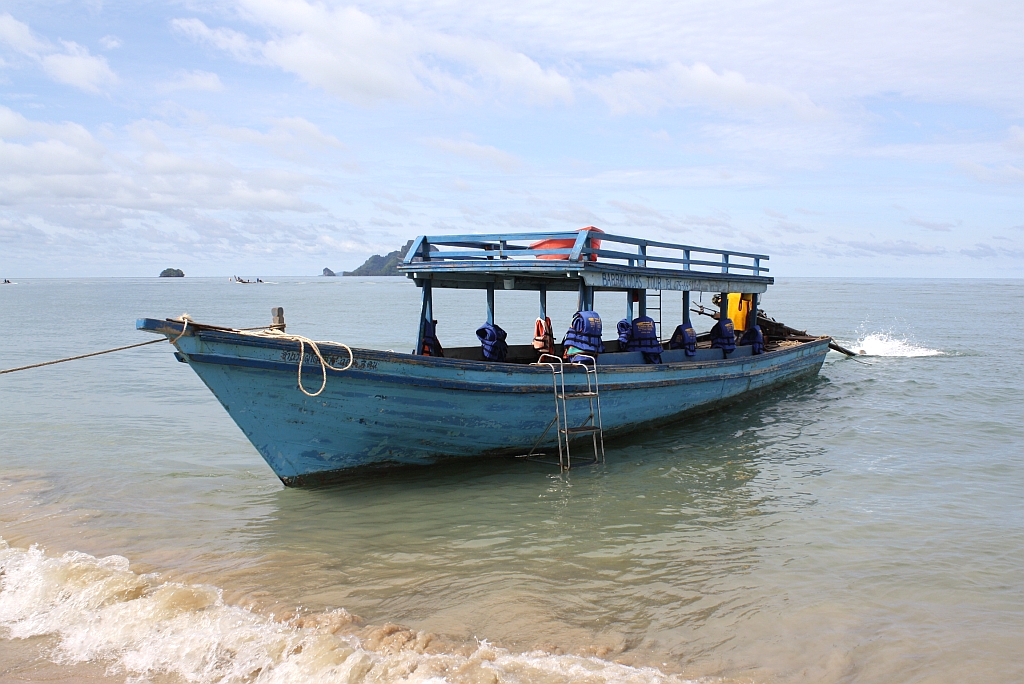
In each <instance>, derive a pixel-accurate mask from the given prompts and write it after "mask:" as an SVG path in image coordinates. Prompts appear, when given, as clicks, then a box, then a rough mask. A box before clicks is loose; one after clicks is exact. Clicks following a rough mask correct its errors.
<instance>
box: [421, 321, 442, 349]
mask: <svg viewBox="0 0 1024 684" xmlns="http://www.w3.org/2000/svg"><path fill="white" fill-rule="evenodd" d="M417 353H418V354H419V355H420V356H444V350H443V349H441V343H440V342H438V341H437V321H427V322H425V323H424V324H423V346H422V347H420V349H419V350H418V352H417Z"/></svg>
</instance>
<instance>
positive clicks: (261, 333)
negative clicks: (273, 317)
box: [240, 328, 355, 397]
mask: <svg viewBox="0 0 1024 684" xmlns="http://www.w3.org/2000/svg"><path fill="white" fill-rule="evenodd" d="M240 332H241V334H243V335H252V336H253V337H272V338H274V339H275V340H289V341H291V342H298V343H299V370H298V383H299V389H300V390H302V393H303V394H305V395H306V396H307V397H316V396H319V395H320V394H321V393H322V392H323V391H324V388H326V387H327V369H328V368H330V369H331V370H333V371H339V372H344V371H347V370H348V369H349V368H351V367H352V363H353V362H354V361H355V356H354V355H353V354H352V348H351V347H349V346H348V345H347V344H345V343H344V342H332V341H329V340H327V341H324V340H321V341H320V342H319V343H317V342H315V341H314V340H311V339H309V338H308V337H303V336H302V335H292V334H289V333H283V332H281V331H280V330H276V329H274V328H268V329H266V330H258V331H256V332H246V331H240ZM307 344H308V345H309V348H310V349H312V350H313V353H314V354H315V355H316V358H317V359H318V360H319V361H320V373H321V374H322V376H323V379H322V381H321V382H320V389H318V390H317V391H316V392H310V391H308V390H307V389H306V388H305V386H304V385H303V384H302V364H303V363H304V362H305V360H306V345H307ZM318 344H334V345H337V346H339V347H344V348H345V351H347V352H348V363H347V364H345V366H344V367H342V368H336V367H334V366H332V365H331V364H329V363H327V359H325V358H324V356H323V354H321V353H320V347H319V346H318Z"/></svg>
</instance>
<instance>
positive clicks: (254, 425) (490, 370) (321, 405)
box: [140, 321, 828, 486]
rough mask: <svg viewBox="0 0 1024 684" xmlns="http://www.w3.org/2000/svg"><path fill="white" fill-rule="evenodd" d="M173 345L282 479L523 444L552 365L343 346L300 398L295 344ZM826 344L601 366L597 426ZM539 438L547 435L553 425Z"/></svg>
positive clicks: (616, 427) (532, 435) (794, 373)
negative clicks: (709, 358) (336, 368)
mask: <svg viewBox="0 0 1024 684" xmlns="http://www.w3.org/2000/svg"><path fill="white" fill-rule="evenodd" d="M141 324H142V321H140V327H143V326H142V325H141ZM154 332H156V330H154ZM190 332H191V331H190ZM166 334H168V336H169V337H176V336H173V335H171V334H170V333H166ZM175 346H176V347H177V348H178V350H179V358H180V359H181V360H183V361H185V362H187V363H188V364H189V366H191V367H192V369H193V370H194V371H195V372H196V374H197V375H199V377H200V378H201V379H202V380H203V382H204V383H205V384H206V386H207V387H208V388H209V389H210V390H211V391H212V392H213V394H214V395H215V396H216V397H217V399H218V400H219V401H220V403H221V404H222V405H223V406H224V408H225V410H226V411H227V412H228V414H229V415H230V416H231V418H232V419H233V420H234V421H235V423H236V424H238V426H239V427H240V428H241V429H242V431H243V432H244V433H245V435H246V437H248V438H249V440H250V441H251V442H252V444H253V445H254V446H255V447H256V449H257V451H259V453H260V454H261V455H262V456H263V458H264V459H265V460H266V462H267V463H268V464H269V465H270V467H271V468H272V469H273V471H274V472H275V473H276V474H277V475H278V477H279V478H280V479H281V480H282V481H283V482H284V483H285V484H286V485H289V486H296V485H307V484H319V483H323V482H327V481H330V480H334V479H337V478H338V477H339V476H341V475H343V474H344V473H346V472H348V471H350V470H351V469H353V468H363V467H367V466H381V465H391V464H427V463H432V462H434V461H437V460H439V459H449V458H460V457H474V456H482V455H497V454H513V453H518V454H524V453H526V452H527V451H529V450H530V448H531V447H532V446H533V445H534V444H535V442H536V441H537V439H538V438H539V437H540V436H541V434H542V433H543V432H544V430H545V428H546V427H548V425H549V424H550V423H551V420H552V418H553V416H554V394H553V388H552V373H551V371H550V370H549V369H548V368H546V367H543V366H529V365H522V364H507V363H487V362H480V361H466V360H459V359H445V358H431V357H423V356H413V355H409V354H396V353H393V352H382V351H376V350H369V349H353V350H352V352H353V357H354V360H353V363H352V366H351V368H349V369H348V370H346V371H343V372H336V371H332V370H328V371H327V373H328V376H327V385H326V387H325V389H324V391H323V392H322V393H321V394H320V395H319V396H315V397H311V396H307V395H306V394H304V393H302V392H301V391H299V389H298V387H297V370H298V360H299V351H298V349H299V346H298V343H297V342H294V341H287V340H274V339H270V338H266V337H256V336H251V335H243V334H239V333H234V332H228V331H207V330H200V331H196V332H195V333H193V334H187V335H185V336H181V337H180V338H179V339H177V340H176V342H175ZM321 351H322V352H324V356H325V358H326V359H327V361H328V362H329V363H331V364H332V365H335V366H339V367H343V366H344V365H345V364H346V363H347V361H348V355H347V352H346V351H345V350H344V349H342V348H339V347H332V346H330V345H321ZM827 352H828V339H827V338H824V339H822V340H820V341H816V342H809V343H806V344H801V345H799V346H795V347H790V348H788V349H782V350H778V351H774V352H770V353H766V354H762V355H758V356H744V357H741V358H736V359H725V360H717V361H702V362H694V361H684V362H680V363H669V364H664V365H621V366H619V365H602V366H600V367H599V379H600V398H601V413H602V418H603V424H604V431H605V433H606V434H609V435H612V434H618V433H625V432H629V431H632V430H636V429H638V428H640V427H642V426H644V425H648V424H651V423H656V422H666V421H670V420H672V419H673V418H674V417H677V416H679V415H680V414H683V413H686V412H690V411H694V410H700V409H706V408H709V407H711V406H713V405H715V404H720V403H724V402H728V401H733V400H736V399H737V398H739V397H742V396H744V395H747V394H749V393H752V392H758V391H763V390H766V389H769V388H771V387H774V386H777V385H779V384H782V383H785V382H789V381H792V380H794V379H797V378H800V377H806V376H811V375H814V374H816V373H817V372H818V370H819V369H820V368H821V365H822V362H823V361H824V358H825V354H826V353H827ZM303 370H304V372H303V378H302V379H303V384H304V386H305V387H306V389H307V390H309V391H316V389H318V388H319V387H320V383H321V377H322V376H321V368H320V363H319V361H318V360H317V359H316V358H315V357H314V356H313V355H312V354H310V352H309V351H308V347H307V351H306V355H305V358H304V369H303ZM565 382H566V387H567V389H569V390H570V391H572V388H576V389H584V388H585V387H584V385H585V383H586V377H585V373H583V372H582V371H579V372H567V373H566V380H565ZM575 403H576V404H579V406H578V407H574V406H572V402H570V411H569V413H570V415H569V419H570V423H575V424H580V423H582V421H583V419H584V418H585V417H586V415H587V413H588V412H589V408H588V406H587V404H588V402H586V401H579V402H575ZM542 444H545V442H542ZM546 444H549V445H551V446H552V447H553V446H554V445H555V441H554V434H553V430H552V431H549V433H548V439H547V442H546Z"/></svg>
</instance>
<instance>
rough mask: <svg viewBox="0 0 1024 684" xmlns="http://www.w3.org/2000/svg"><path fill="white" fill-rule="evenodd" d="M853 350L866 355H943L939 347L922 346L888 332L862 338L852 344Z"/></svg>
mask: <svg viewBox="0 0 1024 684" xmlns="http://www.w3.org/2000/svg"><path fill="white" fill-rule="evenodd" d="M850 349H851V351H855V352H857V353H858V354H861V353H863V354H865V355H866V356H903V357H914V356H941V355H942V352H941V351H939V350H937V349H929V348H928V347H922V346H919V345H917V344H914V343H913V342H911V341H909V340H906V339H900V338H897V337H893V336H892V335H890V334H888V333H871V334H869V335H865V336H864V337H862V338H860V339H859V340H857V341H856V342H854V343H853V344H852V345H850Z"/></svg>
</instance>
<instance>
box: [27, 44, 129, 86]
mask: <svg viewBox="0 0 1024 684" xmlns="http://www.w3.org/2000/svg"><path fill="white" fill-rule="evenodd" d="M61 42H62V43H64V50H65V51H64V52H62V53H61V52H55V53H53V54H50V55H47V56H45V57H43V58H42V60H41V62H40V63H41V64H42V67H43V71H45V72H46V73H47V74H48V75H49V76H50V78H52V79H53V80H54V81H57V82H58V83H65V84H67V85H70V86H74V87H76V88H80V89H82V90H85V91H88V92H91V93H98V92H99V91H100V88H101V87H102V86H107V85H113V84H115V83H117V80H118V79H117V75H116V74H114V72H113V71H111V70H110V65H108V64H107V60H106V58H105V57H97V56H94V55H90V54H89V51H88V50H87V49H86V48H84V47H82V46H81V45H79V44H78V43H74V42H71V41H61Z"/></svg>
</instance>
